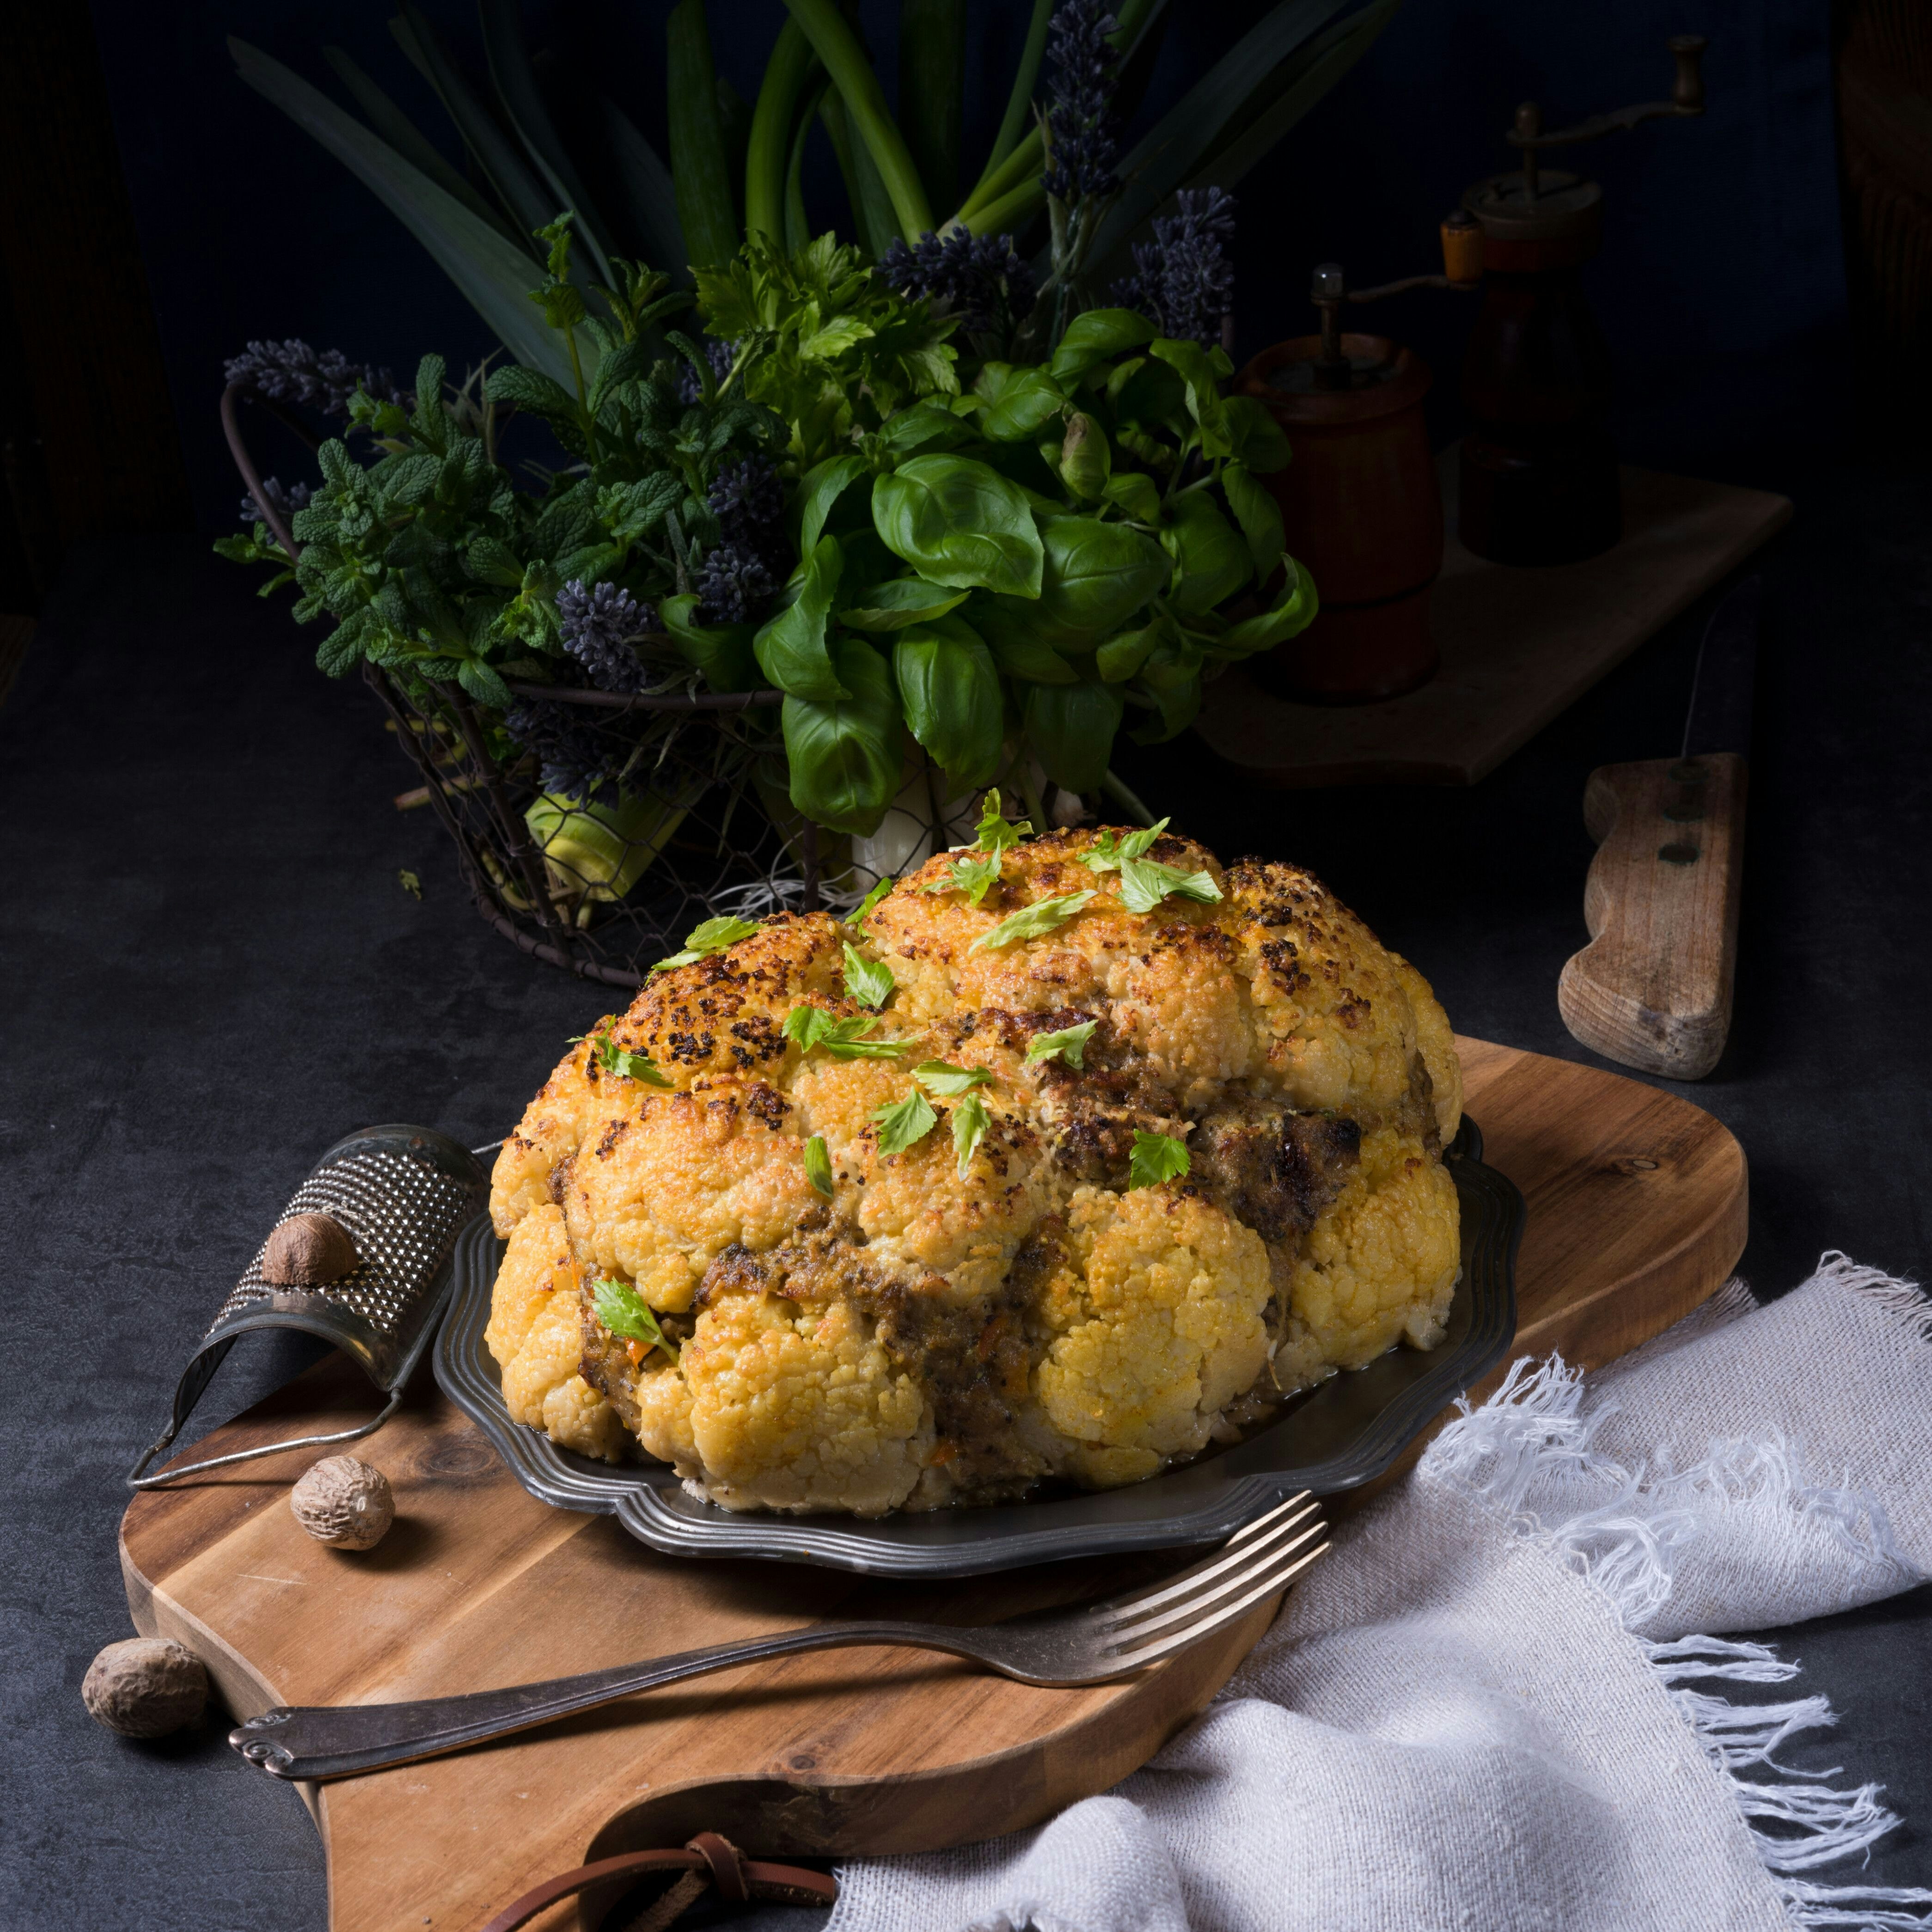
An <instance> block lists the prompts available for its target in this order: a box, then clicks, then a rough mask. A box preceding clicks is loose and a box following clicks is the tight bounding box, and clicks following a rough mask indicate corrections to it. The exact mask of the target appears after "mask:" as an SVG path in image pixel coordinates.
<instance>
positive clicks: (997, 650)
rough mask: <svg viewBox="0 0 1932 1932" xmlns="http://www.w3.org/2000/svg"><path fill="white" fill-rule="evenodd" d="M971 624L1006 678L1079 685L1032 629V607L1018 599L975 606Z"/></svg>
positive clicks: (1077, 676) (1070, 669) (1073, 672)
mask: <svg viewBox="0 0 1932 1932" xmlns="http://www.w3.org/2000/svg"><path fill="white" fill-rule="evenodd" d="M973 622H974V626H975V627H976V628H977V630H978V631H979V633H980V636H981V637H983V638H984V639H985V640H986V648H987V649H989V651H991V652H992V654H993V661H994V663H995V664H998V666H999V667H1000V668H1001V670H1003V671H1004V672H1005V673H1006V674H1007V676H1009V677H1013V678H1018V679H1021V680H1022V681H1023V682H1026V683H1028V684H1078V683H1079V682H1080V673H1079V672H1078V671H1077V670H1075V669H1074V668H1073V666H1072V665H1071V664H1069V663H1068V662H1067V660H1066V659H1065V658H1064V657H1062V656H1061V655H1060V653H1059V652H1058V651H1056V650H1055V649H1054V648H1053V646H1052V645H1051V644H1050V643H1048V642H1047V641H1046V639H1045V638H1044V637H1041V636H1040V634H1038V633H1037V631H1036V630H1035V629H1034V621H1033V607H1032V605H1031V604H1025V603H1022V601H1020V600H1019V598H1010V599H1008V598H999V599H998V600H995V601H989V602H986V603H982V604H975V605H974V607H973Z"/></svg>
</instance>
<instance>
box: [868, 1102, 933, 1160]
mask: <svg viewBox="0 0 1932 1932" xmlns="http://www.w3.org/2000/svg"><path fill="white" fill-rule="evenodd" d="M872 1124H873V1125H874V1127H877V1129H878V1130H879V1151H880V1153H881V1154H904V1152H905V1151H906V1149H907V1148H909V1147H916V1145H918V1144H919V1142H921V1141H922V1140H924V1139H925V1138H926V1136H927V1135H928V1134H929V1133H932V1130H933V1129H934V1128H935V1127H937V1126H938V1124H939V1116H938V1115H937V1114H935V1112H933V1111H932V1102H931V1101H929V1100H928V1099H927V1098H926V1096H925V1095H924V1094H922V1093H921V1092H920V1091H919V1089H918V1088H916V1087H915V1088H913V1090H912V1091H911V1092H910V1094H907V1096H906V1097H905V1098H904V1100H895V1101H892V1102H891V1103H889V1104H888V1105H887V1106H883V1107H880V1108H878V1109H875V1110H874V1113H873V1115H872Z"/></svg>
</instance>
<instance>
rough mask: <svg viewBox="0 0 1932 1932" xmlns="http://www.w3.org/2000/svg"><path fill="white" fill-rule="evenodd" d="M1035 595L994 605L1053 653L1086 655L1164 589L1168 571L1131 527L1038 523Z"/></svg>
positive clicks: (1163, 558) (1070, 520)
mask: <svg viewBox="0 0 1932 1932" xmlns="http://www.w3.org/2000/svg"><path fill="white" fill-rule="evenodd" d="M1040 544H1041V548H1042V550H1043V556H1042V559H1041V566H1040V595H1039V597H1038V598H1037V599H1033V600H1030V601H1022V600H1021V599H1019V598H1000V599H998V601H997V602H996V604H995V607H996V608H997V609H998V610H1000V612H1001V614H1002V615H1003V616H1006V617H1007V618H1008V619H1010V620H1011V621H1013V622H1016V623H1017V624H1019V625H1024V626H1025V628H1026V629H1027V631H1028V632H1029V634H1031V635H1032V636H1034V637H1038V638H1040V639H1041V640H1043V641H1044V642H1046V643H1049V644H1052V645H1055V646H1058V647H1061V648H1063V649H1064V648H1068V647H1071V648H1073V649H1079V650H1091V649H1093V647H1094V645H1095V643H1097V641H1098V640H1100V639H1101V638H1103V637H1106V636H1107V635H1109V633H1111V632H1112V631H1117V630H1118V629H1119V628H1120V627H1121V625H1123V624H1124V623H1125V622H1127V619H1129V618H1130V617H1131V616H1133V614H1134V613H1135V612H1136V610H1139V609H1140V607H1142V605H1143V604H1145V603H1146V602H1147V601H1148V598H1150V597H1154V596H1157V595H1159V594H1160V592H1162V591H1163V590H1165V589H1166V588H1167V586H1168V582H1169V579H1170V578H1171V577H1172V575H1173V574H1174V566H1173V564H1172V562H1170V561H1169V558H1168V556H1167V554H1166V551H1165V550H1163V548H1162V547H1161V546H1160V544H1158V543H1157V542H1156V541H1154V538H1152V537H1151V536H1148V535H1146V534H1145V532H1142V531H1140V530H1137V529H1135V528H1134V526H1133V525H1132V524H1131V523H1100V522H1098V521H1097V520H1095V519H1094V518H1093V517H1066V516H1062V517H1042V518H1041V519H1040Z"/></svg>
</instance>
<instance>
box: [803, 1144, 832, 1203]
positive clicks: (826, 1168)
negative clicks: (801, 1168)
mask: <svg viewBox="0 0 1932 1932" xmlns="http://www.w3.org/2000/svg"><path fill="white" fill-rule="evenodd" d="M805 1179H806V1180H808V1181H810V1182H811V1184H812V1186H813V1187H815V1188H817V1190H818V1191H819V1193H821V1194H822V1195H823V1196H825V1198H826V1200H828V1201H829V1200H830V1199H832V1154H831V1151H830V1150H829V1148H827V1147H826V1145H825V1136H823V1134H814V1135H813V1136H812V1137H811V1139H810V1140H808V1141H807V1142H805Z"/></svg>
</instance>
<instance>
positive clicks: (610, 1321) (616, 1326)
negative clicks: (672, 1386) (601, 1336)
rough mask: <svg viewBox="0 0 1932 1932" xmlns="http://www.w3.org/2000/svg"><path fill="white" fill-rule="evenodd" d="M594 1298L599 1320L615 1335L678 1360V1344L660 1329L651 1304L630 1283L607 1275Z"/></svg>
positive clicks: (593, 1294)
mask: <svg viewBox="0 0 1932 1932" xmlns="http://www.w3.org/2000/svg"><path fill="white" fill-rule="evenodd" d="M592 1300H593V1303H594V1305H595V1308H596V1310H597V1319H598V1321H600V1322H602V1323H603V1325H604V1327H605V1328H607V1329H609V1330H610V1333H611V1334H613V1335H621V1336H622V1337H623V1338H624V1340H625V1341H627V1342H644V1343H649V1346H651V1347H652V1348H653V1349H662V1350H663V1351H664V1353H665V1354H666V1355H668V1356H669V1357H670V1358H671V1360H672V1361H673V1362H675V1361H676V1360H677V1344H676V1343H675V1342H673V1341H672V1340H671V1339H670V1337H669V1336H667V1334H665V1333H664V1331H663V1330H662V1329H661V1328H659V1327H658V1318H657V1316H656V1314H655V1312H654V1311H653V1310H652V1307H651V1306H650V1304H649V1303H648V1302H647V1301H645V1299H644V1298H643V1296H642V1295H640V1294H639V1293H638V1292H637V1290H636V1289H634V1288H633V1287H632V1286H631V1285H630V1283H628V1282H623V1281H618V1280H614V1279H613V1277H610V1276H609V1275H606V1276H604V1278H603V1279H602V1280H600V1281H599V1282H598V1284H597V1286H596V1287H595V1289H593V1290H592Z"/></svg>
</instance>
